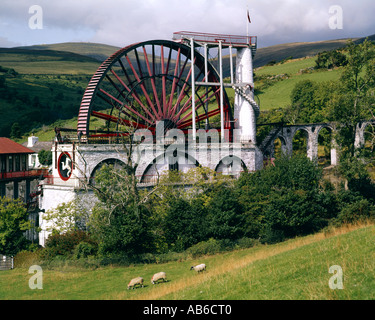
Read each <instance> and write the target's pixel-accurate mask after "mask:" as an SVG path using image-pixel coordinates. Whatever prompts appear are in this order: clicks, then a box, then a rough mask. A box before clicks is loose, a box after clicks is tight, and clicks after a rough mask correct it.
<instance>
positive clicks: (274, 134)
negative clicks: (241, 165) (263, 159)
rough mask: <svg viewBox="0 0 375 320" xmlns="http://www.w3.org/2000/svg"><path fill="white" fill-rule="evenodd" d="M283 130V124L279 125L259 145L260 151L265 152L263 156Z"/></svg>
mask: <svg viewBox="0 0 375 320" xmlns="http://www.w3.org/2000/svg"><path fill="white" fill-rule="evenodd" d="M282 128H283V123H282V122H280V123H278V124H277V126H276V127H275V128H273V129H272V130H271V132H270V133H269V134H268V136H267V137H266V138H265V139H264V140H263V141H262V143H261V144H260V145H259V149H260V150H261V151H262V152H263V154H265V153H266V151H267V149H268V147H269V146H270V144H271V143H272V141H273V140H274V139H276V137H277V135H278V134H279V132H280V131H281V129H282Z"/></svg>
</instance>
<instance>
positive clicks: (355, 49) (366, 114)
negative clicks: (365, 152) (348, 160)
mask: <svg viewBox="0 0 375 320" xmlns="http://www.w3.org/2000/svg"><path fill="white" fill-rule="evenodd" d="M347 59H348V64H347V65H346V67H345V69H344V72H343V74H342V76H341V79H340V85H339V88H338V90H337V91H336V92H335V93H334V94H333V97H332V99H331V113H332V115H333V117H334V119H335V120H336V121H339V122H340V123H341V127H340V128H339V134H338V136H337V141H338V143H339V145H341V147H342V152H343V153H344V154H345V153H347V154H349V155H351V156H353V155H354V152H355V149H354V139H355V132H356V125H357V123H358V122H359V121H361V120H363V119H369V118H371V117H372V118H373V119H375V117H374V112H375V97H374V92H375V45H374V44H373V43H372V42H370V41H368V40H365V41H364V42H363V43H361V44H355V43H354V42H353V41H350V42H349V43H348V46H347Z"/></svg>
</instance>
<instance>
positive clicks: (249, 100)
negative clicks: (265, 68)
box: [234, 47, 259, 145]
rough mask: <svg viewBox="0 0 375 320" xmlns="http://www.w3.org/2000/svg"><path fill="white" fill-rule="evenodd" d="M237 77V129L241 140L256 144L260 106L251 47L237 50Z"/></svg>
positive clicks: (235, 111) (235, 105)
mask: <svg viewBox="0 0 375 320" xmlns="http://www.w3.org/2000/svg"><path fill="white" fill-rule="evenodd" d="M235 77H236V84H235V86H234V88H235V90H236V95H235V99H234V119H235V129H237V130H238V132H239V139H240V141H241V142H244V143H252V144H254V145H255V144H256V119H257V117H258V115H259V106H258V105H257V104H256V102H255V100H254V77H253V52H252V49H251V48H250V47H246V48H239V49H238V50H237V57H236V73H235Z"/></svg>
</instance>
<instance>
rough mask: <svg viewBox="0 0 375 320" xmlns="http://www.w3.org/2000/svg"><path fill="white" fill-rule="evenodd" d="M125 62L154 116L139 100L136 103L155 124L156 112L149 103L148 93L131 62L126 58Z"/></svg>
mask: <svg viewBox="0 0 375 320" xmlns="http://www.w3.org/2000/svg"><path fill="white" fill-rule="evenodd" d="M126 60H127V61H128V63H129V66H130V68H131V69H132V71H133V74H134V76H135V78H136V79H137V81H138V83H139V84H140V86H141V89H142V92H143V94H144V96H145V98H146V101H147V102H148V104H149V105H150V107H151V108H152V109H153V111H154V115H153V114H152V113H151V112H150V111H149V110H148V109H147V108H146V107H145V106H144V104H143V103H142V102H141V101H140V100H139V99H138V100H137V102H138V103H139V104H140V106H141V107H142V109H143V110H144V111H145V112H146V113H147V114H148V115H149V116H150V118H151V119H152V120H153V121H154V122H155V120H156V119H155V114H156V110H155V109H154V105H153V103H152V102H151V100H150V97H149V95H148V93H147V91H146V89H145V87H144V85H143V82H142V81H141V79H140V78H139V75H138V73H137V71H136V70H135V69H134V67H133V64H132V63H131V61H130V59H129V57H128V56H126Z"/></svg>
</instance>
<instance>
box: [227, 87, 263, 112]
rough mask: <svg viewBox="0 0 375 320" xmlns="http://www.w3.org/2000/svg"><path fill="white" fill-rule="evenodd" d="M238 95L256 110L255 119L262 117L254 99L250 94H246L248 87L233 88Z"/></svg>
mask: <svg viewBox="0 0 375 320" xmlns="http://www.w3.org/2000/svg"><path fill="white" fill-rule="evenodd" d="M232 88H233V89H234V91H235V92H236V94H238V95H240V96H241V97H242V98H244V99H245V100H246V101H247V102H249V103H250V104H251V106H252V107H253V110H254V114H255V117H256V118H258V117H259V115H260V108H259V106H258V104H257V103H256V102H255V100H254V98H253V97H252V95H251V94H250V93H246V88H247V86H246V87H244V86H233V87H232Z"/></svg>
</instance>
